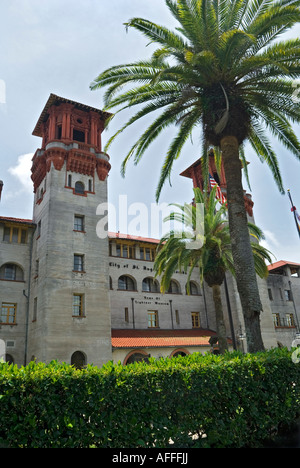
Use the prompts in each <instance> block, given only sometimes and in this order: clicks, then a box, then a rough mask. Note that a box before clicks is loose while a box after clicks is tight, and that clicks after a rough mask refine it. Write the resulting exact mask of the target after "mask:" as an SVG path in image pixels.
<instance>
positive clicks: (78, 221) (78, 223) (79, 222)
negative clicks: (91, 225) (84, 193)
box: [74, 215, 84, 232]
mask: <svg viewBox="0 0 300 468" xmlns="http://www.w3.org/2000/svg"><path fill="white" fill-rule="evenodd" d="M74 231H81V232H83V231H84V216H79V215H75V217H74Z"/></svg>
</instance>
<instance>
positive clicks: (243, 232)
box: [220, 136, 264, 353]
mask: <svg viewBox="0 0 300 468" xmlns="http://www.w3.org/2000/svg"><path fill="white" fill-rule="evenodd" d="M220 146H221V151H222V156H223V161H224V170H225V178H226V183H227V201H228V215H229V229H230V235H231V244H232V255H233V260H234V267H235V271H236V282H237V287H238V291H239V295H240V299H241V304H242V308H243V314H244V320H245V329H246V336H247V344H248V351H249V352H250V353H254V352H257V351H262V350H264V344H263V341H262V336H261V329H260V312H261V310H262V304H261V301H260V296H259V290H258V284H257V278H256V273H255V268H254V260H253V254H252V249H251V244H250V236H249V229H248V224H247V214H246V210H245V203H244V191H243V186H242V166H241V161H240V159H239V144H238V140H237V139H236V138H235V137H229V136H227V137H224V138H223V139H222V140H221V145H220Z"/></svg>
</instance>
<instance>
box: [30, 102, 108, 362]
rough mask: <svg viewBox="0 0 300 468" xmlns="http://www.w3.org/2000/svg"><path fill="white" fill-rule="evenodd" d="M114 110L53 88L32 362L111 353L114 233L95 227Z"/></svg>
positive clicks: (39, 177) (37, 188) (44, 156)
mask: <svg viewBox="0 0 300 468" xmlns="http://www.w3.org/2000/svg"><path fill="white" fill-rule="evenodd" d="M109 117H110V114H108V113H105V112H102V111H101V110H98V109H95V108H92V107H89V106H86V105H84V104H80V103H78V102H74V101H71V100H68V99H65V98H62V97H59V96H56V95H54V94H51V95H50V97H49V99H48V101H47V103H46V105H45V107H44V109H43V112H42V114H41V116H40V118H39V120H38V122H37V124H36V127H35V129H34V132H33V135H35V136H38V137H41V138H42V147H41V149H38V150H37V151H36V153H35V155H34V157H33V160H32V181H33V184H34V194H35V199H34V210H33V221H34V223H35V224H36V226H37V228H36V233H35V237H34V244H33V249H32V268H31V270H32V271H31V294H30V309H29V313H30V317H29V325H30V326H29V340H28V356H27V360H30V359H33V358H35V359H37V361H43V362H49V361H51V360H53V359H57V360H59V361H64V362H67V363H71V364H74V365H76V366H78V367H81V366H82V365H85V364H87V363H92V364H94V365H102V364H103V363H105V362H107V361H108V360H110V359H111V321H110V308H109V293H108V291H109V288H108V239H99V238H98V237H97V233H96V226H97V222H98V221H99V220H98V219H97V216H96V209H97V206H98V205H99V204H100V203H105V202H107V176H108V173H109V171H110V164H109V156H108V155H107V154H105V153H103V152H102V148H101V134H102V131H103V129H104V126H105V121H106V120H107V119H108V118H109Z"/></svg>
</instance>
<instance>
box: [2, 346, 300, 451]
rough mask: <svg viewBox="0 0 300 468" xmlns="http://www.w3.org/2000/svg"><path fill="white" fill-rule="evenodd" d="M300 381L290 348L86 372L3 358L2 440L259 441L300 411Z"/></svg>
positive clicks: (30, 444)
mask: <svg viewBox="0 0 300 468" xmlns="http://www.w3.org/2000/svg"><path fill="white" fill-rule="evenodd" d="M299 384H300V367H299V365H297V364H294V363H293V362H292V359H291V353H290V352H289V351H288V350H286V349H274V350H271V351H268V352H264V353H257V354H253V355H243V354H240V353H227V354H225V355H224V356H213V355H207V356H202V355H201V354H193V355H190V356H187V357H179V358H175V359H161V360H158V361H155V360H150V363H149V364H145V363H139V364H133V365H129V366H126V367H123V366H122V365H120V364H118V365H114V364H113V363H111V362H110V363H108V364H107V365H106V366H104V367H103V368H102V369H99V368H96V367H92V366H88V367H87V368H86V369H84V370H82V371H79V370H76V369H74V368H73V367H71V366H69V365H66V364H59V363H57V362H51V363H50V364H49V365H44V364H34V363H32V364H30V365H29V366H27V367H26V368H20V369H18V368H17V367H16V366H11V365H8V364H0V404H1V419H0V445H1V446H2V445H3V443H4V445H5V444H6V445H8V446H9V447H22V448H88V447H101V448H102V447H108V448H141V447H158V448H162V447H171V448H178V447H185V448H188V447H207V448H214V447H232V448H237V447H247V446H250V447H257V446H259V445H260V443H261V442H262V441H263V440H264V439H266V438H269V437H270V436H271V435H272V434H276V433H277V432H278V430H279V429H280V426H281V425H282V424H289V423H291V422H293V421H294V420H295V418H296V417H297V416H298V413H299V398H300V395H299ZM1 441H3V443H1ZM171 441H172V443H171V445H169V444H170V442H171Z"/></svg>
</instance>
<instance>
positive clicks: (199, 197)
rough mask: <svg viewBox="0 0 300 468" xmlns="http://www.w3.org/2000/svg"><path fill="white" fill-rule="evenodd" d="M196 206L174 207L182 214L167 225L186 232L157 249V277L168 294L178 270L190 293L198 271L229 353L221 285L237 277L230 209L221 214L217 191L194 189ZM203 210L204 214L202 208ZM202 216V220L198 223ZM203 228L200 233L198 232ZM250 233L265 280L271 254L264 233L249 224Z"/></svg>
mask: <svg viewBox="0 0 300 468" xmlns="http://www.w3.org/2000/svg"><path fill="white" fill-rule="evenodd" d="M194 195H195V198H194V203H193V204H192V205H187V204H185V205H178V204H176V205H174V206H176V207H177V208H179V212H173V213H171V214H170V215H169V216H168V217H167V218H166V221H171V220H173V221H176V222H178V223H181V224H182V225H183V230H179V231H174V230H172V231H170V232H169V233H167V234H165V235H164V236H163V237H162V239H161V241H160V244H159V246H158V254H157V256H156V259H155V262H154V269H155V272H156V274H157V275H161V289H162V292H166V291H168V288H169V285H170V281H171V279H172V276H173V274H174V272H175V271H176V270H181V271H182V270H183V271H185V272H187V273H188V279H187V292H188V293H189V292H190V291H189V285H190V278H191V274H192V272H193V271H194V269H195V268H199V275H200V281H201V283H203V280H204V281H205V282H206V283H207V284H208V286H209V287H210V288H212V293H213V300H214V306H215V314H216V326H217V336H218V342H219V348H220V352H221V353H224V352H225V351H226V350H227V349H228V343H227V337H226V328H225V323H224V315H223V307H222V299H221V285H222V284H223V281H224V279H225V274H226V271H230V272H231V273H233V274H235V270H234V265H233V258H232V250H231V241H230V232H229V227H228V222H227V220H226V217H227V216H226V215H227V207H226V205H225V204H223V205H222V206H221V208H220V209H219V210H218V209H217V208H218V207H217V205H218V200H217V199H216V187H215V188H214V189H213V190H212V191H211V192H210V194H209V195H205V194H203V193H202V192H201V190H200V189H199V188H197V189H194ZM201 206H203V213H201V212H200V210H199V207H201ZM201 214H203V220H202V222H201V219H200V220H199V217H200V215H201ZM199 228H200V229H199ZM249 232H250V235H251V236H252V239H253V241H252V242H251V246H252V250H253V254H254V260H255V269H256V273H257V274H258V275H259V276H260V277H262V278H265V277H267V276H268V268H267V266H266V263H265V260H268V261H269V262H271V260H272V259H271V257H270V252H269V251H268V250H267V249H265V248H264V247H263V246H261V245H260V244H259V243H258V241H259V240H261V239H263V238H264V236H263V233H262V231H261V230H260V229H259V228H258V227H257V226H255V225H253V224H251V223H249Z"/></svg>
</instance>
